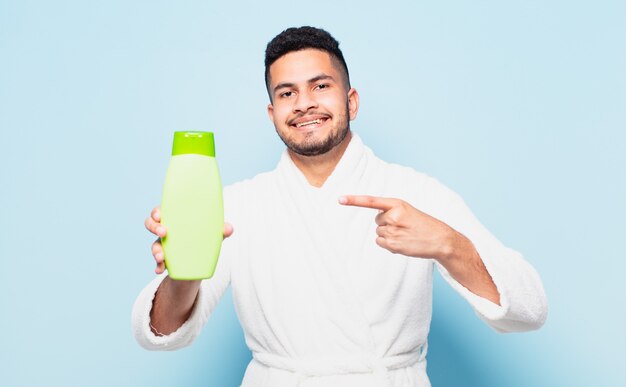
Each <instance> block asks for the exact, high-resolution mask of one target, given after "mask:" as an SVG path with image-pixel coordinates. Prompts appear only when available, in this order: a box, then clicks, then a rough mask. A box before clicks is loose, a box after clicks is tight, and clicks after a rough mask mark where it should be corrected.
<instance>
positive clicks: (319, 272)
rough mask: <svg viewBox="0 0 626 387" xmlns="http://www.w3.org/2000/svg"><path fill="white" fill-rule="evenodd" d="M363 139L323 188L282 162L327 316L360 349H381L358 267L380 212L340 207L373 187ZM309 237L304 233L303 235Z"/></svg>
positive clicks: (355, 140) (307, 258) (289, 198)
mask: <svg viewBox="0 0 626 387" xmlns="http://www.w3.org/2000/svg"><path fill="white" fill-rule="evenodd" d="M366 156H367V155H366V152H365V147H364V146H363V143H362V142H361V140H360V138H358V137H357V136H356V135H353V138H352V139H351V142H350V144H349V145H348V147H347V149H346V151H345V153H344V155H343V157H342V159H341V160H340V162H339V163H338V165H337V166H336V168H335V170H334V171H333V173H332V174H331V176H329V178H328V179H327V181H326V182H325V184H324V185H323V186H322V187H321V188H316V187H313V186H311V185H310V184H309V183H308V181H307V180H306V178H305V177H304V175H303V174H302V172H301V171H300V170H299V169H298V168H297V167H296V166H295V164H294V163H293V161H292V160H291V158H290V156H289V155H288V153H287V152H286V151H285V152H284V153H283V156H282V158H281V161H280V163H279V167H278V169H279V176H280V178H279V181H280V184H281V185H283V186H282V187H281V191H282V192H284V193H286V195H285V197H286V198H287V200H286V202H287V203H285V205H289V206H290V207H292V208H291V209H292V210H293V213H294V214H297V216H299V217H300V219H299V221H300V222H298V224H300V225H301V228H300V229H297V230H294V231H295V232H298V233H299V235H297V238H298V241H300V242H301V243H302V244H303V246H302V250H301V251H302V254H303V258H304V259H303V264H304V265H306V267H308V270H309V272H310V274H311V275H312V276H313V277H314V279H315V281H316V283H318V284H322V285H323V286H319V287H318V291H319V296H320V297H321V298H322V304H323V305H324V306H326V308H325V310H326V312H327V313H328V316H327V318H328V319H329V320H330V321H332V322H333V323H334V324H335V325H336V326H337V327H338V328H340V330H341V332H342V333H343V334H344V335H346V337H349V339H350V341H351V342H352V343H353V344H355V345H356V348H355V350H359V351H363V350H365V351H366V352H369V353H371V354H373V353H374V351H375V343H374V340H373V335H372V332H371V329H370V325H369V322H368V319H367V316H366V315H365V314H364V310H363V308H362V305H361V304H360V301H359V299H358V297H357V295H356V291H357V290H356V289H355V285H354V281H353V274H354V273H353V271H354V270H353V269H354V268H355V265H359V264H360V262H359V258H360V257H361V256H362V253H363V248H364V245H365V244H366V243H368V242H370V243H373V241H367V240H365V238H368V236H369V235H371V232H372V230H371V227H373V226H375V223H374V222H373V216H374V215H375V214H374V213H369V212H367V211H363V210H362V209H357V208H353V207H345V206H342V205H340V204H339V203H338V198H339V196H340V195H342V194H348V193H355V192H365V191H366V190H367V188H368V185H369V184H368V183H369V182H368V178H367V173H366V170H367V157H366ZM303 234H304V235H303Z"/></svg>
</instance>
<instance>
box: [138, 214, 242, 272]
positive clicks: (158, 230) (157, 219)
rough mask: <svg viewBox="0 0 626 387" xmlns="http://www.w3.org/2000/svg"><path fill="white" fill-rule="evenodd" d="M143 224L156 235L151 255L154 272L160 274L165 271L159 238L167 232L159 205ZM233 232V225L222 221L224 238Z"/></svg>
mask: <svg viewBox="0 0 626 387" xmlns="http://www.w3.org/2000/svg"><path fill="white" fill-rule="evenodd" d="M144 224H145V226H146V229H148V231H150V232H151V233H153V234H154V235H156V236H157V237H158V239H157V240H156V241H154V243H153V244H152V256H153V257H154V260H155V261H156V269H155V270H154V272H155V273H156V274H161V273H163V272H164V271H165V255H164V253H163V246H162V245H161V238H163V237H164V236H165V234H166V233H167V229H166V228H165V226H164V225H162V224H161V212H160V208H159V206H157V207H154V208H153V209H152V212H151V213H150V216H149V217H147V218H146V221H145V223H144ZM232 233H233V226H231V225H230V224H229V223H224V239H225V238H228V237H229V236H231V235H232Z"/></svg>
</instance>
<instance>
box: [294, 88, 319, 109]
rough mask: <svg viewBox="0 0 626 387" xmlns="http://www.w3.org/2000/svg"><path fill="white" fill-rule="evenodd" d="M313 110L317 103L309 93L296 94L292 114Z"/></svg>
mask: <svg viewBox="0 0 626 387" xmlns="http://www.w3.org/2000/svg"><path fill="white" fill-rule="evenodd" d="M315 108H317V101H316V100H315V96H313V95H312V93H311V92H309V91H303V92H300V93H298V95H297V97H296V100H295V101H294V104H293V112H294V113H305V112H307V111H308V110H310V109H315Z"/></svg>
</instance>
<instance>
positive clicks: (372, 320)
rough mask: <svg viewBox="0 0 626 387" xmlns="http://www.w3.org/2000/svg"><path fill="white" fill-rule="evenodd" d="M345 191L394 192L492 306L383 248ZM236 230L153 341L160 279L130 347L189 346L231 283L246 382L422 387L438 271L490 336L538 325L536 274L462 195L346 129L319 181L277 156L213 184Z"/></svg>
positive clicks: (427, 262)
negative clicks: (436, 226) (238, 178)
mask: <svg viewBox="0 0 626 387" xmlns="http://www.w3.org/2000/svg"><path fill="white" fill-rule="evenodd" d="M345 194H358V195H375V196H383V197H392V198H400V199H403V200H405V201H407V202H408V203H410V204H411V205H413V206H414V207H415V208H417V209H419V210H421V211H424V212H426V213H428V214H430V215H431V216H434V217H435V218H438V219H439V220H441V221H443V222H445V223H447V224H448V225H449V226H451V227H452V228H454V229H456V230H457V231H459V232H461V233H462V234H464V235H465V236H466V237H468V238H469V239H470V240H471V241H472V242H473V243H474V245H475V247H476V249H477V251H478V252H479V254H480V256H481V258H482V260H483V262H484V263H485V266H486V268H487V270H488V271H489V273H490V274H491V277H492V278H493V280H494V282H495V284H496V286H497V287H498V290H499V292H500V300H501V304H502V305H501V306H498V305H496V304H493V303H492V302H490V301H488V300H486V299H483V298H481V297H479V296H476V295H474V294H473V293H471V292H470V291H468V290H467V289H466V288H464V287H463V286H462V285H460V284H459V283H458V282H456V281H455V280H454V279H452V278H451V277H450V275H449V274H448V273H447V272H446V270H445V269H444V268H443V267H441V266H439V265H438V264H437V263H435V262H434V261H433V260H431V259H420V258H412V257H406V256H403V255H399V254H392V253H390V252H389V251H387V250H385V249H383V248H381V247H379V246H378V245H377V244H376V242H375V240H376V224H375V222H374V217H375V216H376V214H377V211H376V210H372V209H367V208H359V207H349V206H342V205H340V204H339V203H338V201H337V199H338V197H339V196H341V195H345ZM224 202H225V218H226V220H227V221H228V222H230V223H232V224H233V226H234V229H235V232H234V234H233V236H232V237H230V238H228V239H226V240H225V241H224V243H223V246H222V252H221V255H220V259H219V263H218V266H217V269H216V273H215V275H214V277H213V278H211V279H208V280H204V281H203V282H202V286H201V288H200V293H199V296H198V299H197V302H196V304H195V306H194V310H193V312H192V314H191V317H190V318H189V320H188V321H187V322H186V323H185V324H184V325H183V326H181V327H180V328H179V329H178V330H177V331H176V332H174V333H172V334H170V335H168V336H163V337H158V336H155V335H154V334H153V333H152V332H151V331H150V327H149V322H150V309H151V307H152V300H153V298H154V294H155V292H156V290H157V288H158V286H159V284H160V282H161V281H162V280H163V278H164V276H163V275H161V276H158V277H157V278H155V279H154V280H153V281H152V282H151V283H150V284H148V286H147V287H146V288H145V289H144V290H143V291H142V292H141V294H140V295H139V297H138V298H137V301H136V303H135V306H134V309H133V317H132V324H133V331H134V335H135V337H136V339H137V341H138V342H139V343H140V344H141V345H142V346H143V347H145V348H147V349H151V350H174V349H178V348H181V347H184V346H187V345H189V344H191V343H192V342H193V340H194V339H195V337H196V336H197V335H198V333H199V332H200V330H201V329H202V327H203V325H204V324H205V322H206V321H207V319H208V318H209V316H210V314H211V312H212V311H213V309H214V308H215V306H216V304H217V303H218V301H219V299H220V298H221V297H222V295H223V294H224V291H225V290H226V288H227V287H228V285H229V284H231V285H232V292H233V300H234V304H235V309H236V312H237V315H238V317H239V320H240V322H241V325H242V327H243V329H244V332H245V338H246V343H247V345H248V347H249V348H250V350H251V351H252V355H253V360H252V361H251V362H250V364H249V365H248V368H247V370H246V373H245V376H244V380H243V382H242V386H244V387H296V386H300V387H318V386H338V387H339V386H341V387H352V386H354V387H357V386H358V387H401V386H402V387H405V386H415V387H417V386H419V387H423V386H430V382H429V381H428V377H427V375H426V352H427V336H428V330H429V326H430V320H431V301H432V297H431V295H432V276H433V267H434V266H435V265H436V266H438V268H439V271H440V272H441V274H442V275H443V277H444V278H445V279H446V281H448V282H449V283H450V285H451V286H452V287H453V288H454V289H455V290H456V291H458V292H459V293H460V294H461V296H463V297H464V298H465V299H466V300H467V301H468V302H469V303H470V304H471V306H472V307H473V308H474V309H475V311H476V313H477V315H478V316H479V317H480V318H481V319H483V320H484V321H485V322H486V323H487V324H489V325H490V326H491V327H493V328H494V329H495V330H497V331H499V332H514V331H525V330H532V329H537V328H539V327H540V326H541V325H542V324H543V322H544V320H545V318H546V314H547V301H546V297H545V294H544V291H543V287H542V284H541V280H540V278H539V276H538V275H537V273H536V271H535V270H534V269H533V268H532V267H531V266H530V265H529V264H528V263H527V262H526V261H524V260H523V258H522V256H521V255H520V254H519V253H517V252H515V251H513V250H511V249H509V248H506V247H504V246H503V245H502V244H501V243H500V242H499V241H498V240H497V239H496V238H495V237H494V236H493V235H491V234H490V233H489V232H488V231H487V230H486V229H485V228H484V227H483V226H482V225H481V224H480V223H479V222H478V221H477V220H476V218H475V217H474V215H472V213H471V212H470V210H469V209H468V208H467V207H466V205H465V204H464V202H463V201H462V199H461V198H460V197H459V196H458V195H456V194H455V193H454V192H452V191H450V190H449V189H447V188H446V187H444V186H443V185H442V184H440V183H439V182H437V181H436V180H435V179H433V178H431V177H428V176H426V175H424V174H421V173H418V172H416V171H414V170H412V169H410V168H406V167H402V166H399V165H395V164H389V163H386V162H384V161H382V160H380V159H378V158H377V157H376V156H374V154H373V153H372V151H371V150H370V149H369V148H367V147H366V146H364V145H363V143H362V141H361V139H360V138H359V137H358V136H357V135H355V134H353V138H352V140H351V141H350V144H349V145H348V147H347V149H346V152H345V154H344V155H343V157H342V159H341V161H340V162H339V164H338V165H337V167H336V168H335V170H334V171H333V173H332V175H331V176H330V177H329V178H328V180H327V181H326V182H325V183H324V185H323V187H321V188H315V187H313V186H311V185H309V183H308V182H307V180H306V178H305V177H304V175H303V174H302V172H300V170H299V169H298V168H297V167H296V166H295V165H294V163H293V162H292V160H291V158H290V157H289V155H288V154H287V152H286V151H285V152H284V154H283V156H282V158H281V160H280V162H279V163H278V166H277V168H276V169H275V170H274V171H271V172H267V173H262V174H260V175H257V176H256V177H254V178H253V179H250V180H246V181H243V182H240V183H236V184H234V185H231V186H228V187H226V188H225V189H224Z"/></svg>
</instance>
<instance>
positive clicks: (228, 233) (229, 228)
mask: <svg viewBox="0 0 626 387" xmlns="http://www.w3.org/2000/svg"><path fill="white" fill-rule="evenodd" d="M233 231H235V230H234V229H233V225H232V224H230V223H226V222H224V239H226V238H228V237H229V236H231V235H233Z"/></svg>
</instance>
